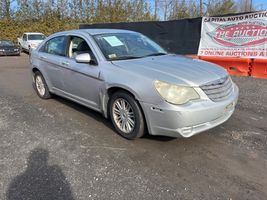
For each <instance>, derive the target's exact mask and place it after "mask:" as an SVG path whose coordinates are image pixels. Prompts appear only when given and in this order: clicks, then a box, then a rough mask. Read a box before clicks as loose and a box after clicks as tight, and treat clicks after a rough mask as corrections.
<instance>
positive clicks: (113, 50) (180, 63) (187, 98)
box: [30, 29, 238, 139]
mask: <svg viewBox="0 0 267 200" xmlns="http://www.w3.org/2000/svg"><path fill="white" fill-rule="evenodd" d="M30 60H31V68H32V73H33V83H34V84H33V85H34V87H35V90H36V92H37V94H38V95H39V97H41V98H42V99H48V98H50V97H51V94H56V95H59V96H62V97H64V98H67V99H70V100H72V101H75V102H77V103H79V104H82V105H84V106H86V107H88V108H91V109H93V110H96V111H98V112H101V113H102V114H103V116H104V117H106V118H110V119H111V121H112V123H113V125H114V127H115V129H116V130H117V132H118V133H119V134H120V135H121V136H123V137H125V138H127V139H134V138H137V137H141V136H143V135H144V133H146V132H148V133H149V134H152V135H165V136H171V137H190V136H193V135H195V134H197V133H200V132H203V131H205V130H208V129H210V128H213V127H215V126H217V125H219V124H222V123H223V122H225V121H226V120H227V119H228V118H230V116H231V115H232V113H233V112H234V108H235V105H236V102H237V99H238V87H237V86H236V85H235V84H234V83H233V81H232V80H231V78H230V77H229V75H228V74H227V72H226V71H225V70H224V69H223V68H221V67H218V66H216V65H214V64H211V63H208V62H204V61H200V60H194V59H191V58H187V57H183V56H179V55H175V54H170V53H167V52H166V51H165V50H164V49H163V48H161V47H160V46H159V45H158V44H156V43H155V42H153V41H152V40H151V39H149V38H147V37H146V36H144V35H142V34H140V33H136V32H132V31H126V30H115V29H87V30H86V29H83V30H73V31H66V32H60V33H56V34H53V35H51V36H50V37H48V38H46V39H45V40H44V41H43V42H42V44H41V45H39V47H38V48H37V49H36V50H34V51H33V52H32V55H31V58H30Z"/></svg>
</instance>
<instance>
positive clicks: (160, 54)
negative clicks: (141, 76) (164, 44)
mask: <svg viewBox="0 0 267 200" xmlns="http://www.w3.org/2000/svg"><path fill="white" fill-rule="evenodd" d="M163 55H167V53H162V52H157V53H151V54H147V55H145V56H142V58H144V57H149V56H163Z"/></svg>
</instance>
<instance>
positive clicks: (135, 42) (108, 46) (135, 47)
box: [93, 33, 167, 61]
mask: <svg viewBox="0 0 267 200" xmlns="http://www.w3.org/2000/svg"><path fill="white" fill-rule="evenodd" d="M93 37H94V39H95V41H96V43H97V44H98V46H99V48H100V49H101V51H102V52H103V54H104V56H105V57H106V59H107V60H109V61H113V60H127V59H136V58H143V57H148V56H160V55H166V54H167V52H166V51H165V50H164V49H163V48H162V47H160V46H159V45H158V44H156V43H155V42H153V41H152V40H150V39H149V38H147V37H146V36H144V35H142V34H139V33H105V34H98V35H95V36H93Z"/></svg>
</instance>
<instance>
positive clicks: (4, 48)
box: [0, 39, 20, 56]
mask: <svg viewBox="0 0 267 200" xmlns="http://www.w3.org/2000/svg"><path fill="white" fill-rule="evenodd" d="M9 55H17V56H19V55H20V48H19V46H18V45H16V44H14V43H13V42H12V41H10V40H6V39H0V56H9Z"/></svg>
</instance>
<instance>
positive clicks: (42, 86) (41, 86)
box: [34, 71, 51, 99]
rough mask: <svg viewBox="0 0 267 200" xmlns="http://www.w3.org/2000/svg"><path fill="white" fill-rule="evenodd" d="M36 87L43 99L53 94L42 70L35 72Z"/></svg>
mask: <svg viewBox="0 0 267 200" xmlns="http://www.w3.org/2000/svg"><path fill="white" fill-rule="evenodd" d="M34 89H35V91H36V93H37V95H38V96H39V97H40V98H42V99H49V98H51V94H50V92H49V89H48V86H47V84H46V82H45V79H44V77H43V75H42V74H41V72H39V71H36V72H35V73H34Z"/></svg>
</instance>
